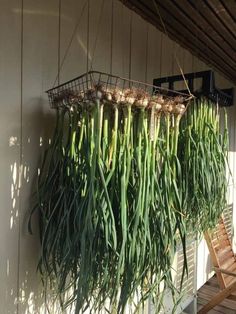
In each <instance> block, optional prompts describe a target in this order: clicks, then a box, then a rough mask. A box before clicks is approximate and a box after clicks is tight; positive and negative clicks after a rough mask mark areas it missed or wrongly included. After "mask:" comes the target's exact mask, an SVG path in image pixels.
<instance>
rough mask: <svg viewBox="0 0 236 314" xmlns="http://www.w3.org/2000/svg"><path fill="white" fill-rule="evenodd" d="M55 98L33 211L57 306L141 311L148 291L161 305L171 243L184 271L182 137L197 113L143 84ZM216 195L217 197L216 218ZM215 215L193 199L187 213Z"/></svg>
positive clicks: (187, 194)
mask: <svg viewBox="0 0 236 314" xmlns="http://www.w3.org/2000/svg"><path fill="white" fill-rule="evenodd" d="M54 100H55V102H57V103H58V106H57V125H56V128H55V134H54V137H53V140H52V143H51V145H50V147H49V149H48V150H47V151H46V153H45V157H44V162H43V165H42V167H41V173H40V176H39V184H38V200H37V204H36V206H35V207H34V209H33V211H35V210H38V211H39V212H40V217H41V228H40V233H41V243H42V251H41V259H40V263H39V269H40V271H41V273H42V274H43V275H44V276H45V275H46V277H47V278H48V279H49V281H50V282H51V284H52V285H53V287H54V289H55V290H56V293H57V296H58V297H59V298H60V300H61V305H62V308H63V309H64V308H66V307H68V306H69V305H71V304H73V305H74V306H75V311H74V312H75V313H81V312H83V311H85V310H86V309H88V308H89V311H90V312H91V313H92V312H96V311H97V312H99V311H100V310H101V309H102V308H104V306H105V305H106V309H107V311H108V312H113V313H123V312H124V310H125V308H126V306H127V304H129V303H134V304H135V308H136V310H138V309H139V307H140V305H143V304H144V302H145V300H146V299H147V298H151V299H152V300H153V302H154V303H155V305H156V310H157V312H158V310H159V309H160V307H161V304H162V297H163V291H165V290H166V289H170V290H171V291H172V293H173V296H174V294H175V292H176V288H175V286H174V283H173V280H172V275H171V268H172V263H173V257H174V253H175V251H176V245H177V242H178V241H180V242H181V243H182V247H183V251H184V256H185V258H184V267H183V275H182V279H183V276H184V272H185V271H186V270H187V261H186V254H185V250H186V247H185V241H186V233H187V224H188V222H189V220H191V217H192V214H191V212H189V211H188V210H189V205H191V206H192V205H193V204H194V203H195V199H196V196H195V195H194V193H192V191H190V189H189V186H188V180H190V179H191V180H192V181H191V184H194V182H195V181H193V178H190V176H191V175H193V171H192V168H191V167H192V164H191V160H192V158H193V156H194V158H197V160H198V157H199V156H200V155H199V156H198V155H197V154H198V153H199V151H196V149H195V146H194V142H193V141H192V138H191V141H192V142H191V143H190V144H188V139H187V137H188V135H189V136H190V135H191V134H189V133H188V130H189V129H190V127H189V123H190V125H191V127H192V128H193V129H194V128H197V124H196V123H195V122H196V121H198V119H199V118H197V117H196V116H194V117H193V118H192V115H193V114H192V109H188V115H187V118H186V117H185V115H184V113H185V111H186V109H187V107H186V103H184V99H183V98H182V97H180V96H178V97H175V98H168V97H165V96H162V95H154V96H150V95H148V94H147V93H146V92H145V91H143V90H141V89H124V90H119V89H117V88H114V89H112V88H111V89H108V88H104V86H103V85H95V86H94V87H93V88H91V89H88V90H87V91H85V92H80V93H75V92H72V91H65V92H64V93H63V94H60V96H58V98H55V99H54ZM189 107H191V106H189ZM194 108H195V107H194ZM189 110H190V111H189ZM195 114H196V112H195ZM197 114H198V113H197ZM212 114H213V111H212ZM212 117H213V116H212ZM181 118H182V119H181ZM192 119H194V122H193V120H192ZM182 120H183V123H182V122H181V121H182ZM208 122H209V121H208V120H206V121H204V123H205V124H206V125H207V123H208ZM194 123H195V124H194ZM212 123H214V122H213V120H212ZM217 123H218V122H217ZM215 131H216V132H219V129H218V125H217V128H216V130H214V132H215ZM211 132H212V133H211ZM214 132H213V131H212V130H211V129H210V130H209V133H211V140H213V141H214V140H215V139H214V134H213V133H214ZM217 134H218V133H217ZM214 143H215V145H216V140H215V142H214ZM185 144H186V145H187V146H186V147H187V148H188V149H190V151H188V154H187V148H186V147H185ZM207 145H208V144H206V146H205V149H207ZM221 147H222V146H221ZM208 148H210V147H208ZM222 149H223V150H224V151H225V149H226V147H222ZM221 157H222V158H223V153H222V156H221ZM194 160H195V159H194ZM218 162H221V165H219V167H218V168H217V169H216V168H215V170H219V171H221V172H222V171H223V170H224V169H225V160H224V161H223V159H220V160H218ZM194 173H195V172H194ZM222 180H223V179H222ZM217 184H222V182H219V181H217V183H216V184H215V186H217ZM216 188H217V187H216ZM224 192H225V191H224ZM201 197H202V199H203V198H204V197H205V194H204V195H203V194H201ZM202 201H203V200H202ZM202 201H201V202H202ZM206 201H207V200H206ZM223 201H224V199H223V196H222V197H221V198H218V199H217V202H220V203H219V204H218V207H217V210H216V212H215V216H214V218H215V217H216V216H218V215H219V210H218V209H219V206H220V204H221V205H222V202H223ZM214 204H215V203H214ZM199 206H200V200H199ZM193 208H194V207H193ZM204 208H206V207H204ZM33 211H32V212H33ZM212 216H213V215H212V214H210V215H206V214H204V215H202V214H201V210H200V207H199V208H198V211H196V214H195V216H194V217H193V220H192V221H194V222H196V221H199V218H200V219H209V218H210V217H212ZM208 226H209V224H208V221H206V222H205V224H204V223H203V224H202V229H204V228H206V227H208Z"/></svg>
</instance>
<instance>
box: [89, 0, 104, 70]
mask: <svg viewBox="0 0 236 314" xmlns="http://www.w3.org/2000/svg"><path fill="white" fill-rule="evenodd" d="M103 9H104V0H103V1H102V5H101V10H100V13H99V18H98V24H97V27H96V29H97V33H96V37H95V41H94V46H93V50H92V57H91V66H90V71H92V69H93V61H94V56H95V50H96V47H97V41H98V37H99V33H100V29H101V24H102V14H103Z"/></svg>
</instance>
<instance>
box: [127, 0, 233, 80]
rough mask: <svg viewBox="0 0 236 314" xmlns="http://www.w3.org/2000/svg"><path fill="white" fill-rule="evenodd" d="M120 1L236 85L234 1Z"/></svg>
mask: <svg viewBox="0 0 236 314" xmlns="http://www.w3.org/2000/svg"><path fill="white" fill-rule="evenodd" d="M121 1H122V3H124V4H125V5H126V6H127V7H129V8H130V9H131V10H133V11H135V12H136V13H138V14H139V15H140V16H142V17H143V18H144V19H145V20H147V21H148V22H150V23H151V24H153V25H154V26H156V27H157V28H158V29H159V30H160V31H162V32H165V31H164V29H163V24H164V25H165V29H166V32H167V34H168V36H169V37H170V38H171V39H173V40H174V41H176V42H178V43H179V44H180V45H181V46H183V47H185V48H186V49H188V50H189V51H190V52H192V53H193V54H194V55H195V56H197V57H199V58H200V59H201V60H203V61H204V62H205V63H207V64H209V65H210V66H212V67H213V68H215V69H217V70H218V71H219V72H221V73H222V74H223V75H224V76H225V77H227V78H228V79H229V80H231V81H233V82H234V83H236V0H197V1H196V0H164V1H163V0H121ZM155 3H156V5H155ZM160 16H161V19H162V21H163V24H162V22H161V19H160Z"/></svg>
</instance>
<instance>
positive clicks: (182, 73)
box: [152, 0, 193, 96]
mask: <svg viewBox="0 0 236 314" xmlns="http://www.w3.org/2000/svg"><path fill="white" fill-rule="evenodd" d="M152 2H153V4H154V6H155V9H156V12H157V14H158V16H159V18H160V21H161V24H162V27H163V30H164V32H165V34H166V36H167V37H168V38H170V37H169V35H168V32H167V29H166V27H165V23H164V21H163V19H162V17H161V14H160V11H159V8H158V6H157V3H156V0H152ZM174 58H175V60H176V63H177V65H178V67H179V70H180V73H181V75H182V77H183V80H184V84H185V86H186V88H187V90H188V93H189V95H190V96H193V95H192V93H191V91H190V89H189V86H188V82H187V81H186V79H185V76H184V72H183V70H182V67H181V65H180V62H179V59H178V57H177V55H176V52H174Z"/></svg>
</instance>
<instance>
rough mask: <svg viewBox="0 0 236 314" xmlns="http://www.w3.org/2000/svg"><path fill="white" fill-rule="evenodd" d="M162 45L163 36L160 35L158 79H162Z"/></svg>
mask: <svg viewBox="0 0 236 314" xmlns="http://www.w3.org/2000/svg"><path fill="white" fill-rule="evenodd" d="M162 44H163V34H162V33H161V44H160V65H159V69H160V77H162Z"/></svg>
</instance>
